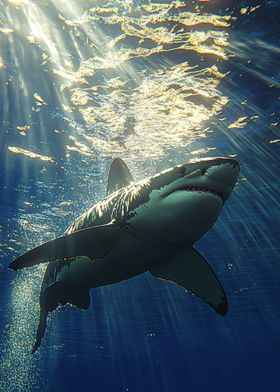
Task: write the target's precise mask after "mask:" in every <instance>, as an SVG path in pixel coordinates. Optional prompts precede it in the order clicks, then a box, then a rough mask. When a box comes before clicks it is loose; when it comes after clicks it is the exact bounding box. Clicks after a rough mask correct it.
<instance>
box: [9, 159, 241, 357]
mask: <svg viewBox="0 0 280 392" xmlns="http://www.w3.org/2000/svg"><path fill="white" fill-rule="evenodd" d="M238 174H239V164H238V162H237V161H236V160H234V159H232V158H223V157H218V158H209V159H200V160H193V161H189V162H187V163H184V164H180V165H178V166H175V167H173V168H170V169H167V170H164V171H162V172H160V173H158V174H156V175H154V176H152V177H150V178H147V179H145V180H142V181H137V182H134V181H133V179H132V176H131V174H130V171H129V169H128V167H127V166H126V164H125V163H124V161H123V160H121V159H119V158H116V159H114V160H113V162H112V164H111V167H110V171H109V177H108V187H107V197H106V198H105V199H104V200H102V201H100V202H99V203H97V204H95V205H94V206H93V207H92V208H90V209H89V210H88V211H86V212H85V213H84V214H82V215H81V216H80V217H79V218H77V219H76V220H75V221H74V222H73V223H72V225H71V226H70V227H69V228H68V229H67V230H66V232H65V235H64V236H62V237H60V238H57V239H54V240H52V241H49V242H46V243H44V244H42V245H40V246H38V247H36V248H34V249H32V250H30V251H28V252H27V253H25V254H23V255H21V256H19V257H17V258H16V259H15V260H13V261H12V262H11V263H10V265H9V268H11V269H13V270H18V269H21V268H25V267H31V266H34V265H36V264H40V263H49V264H48V266H47V269H46V272H45V275H44V278H43V282H42V286H41V293H40V319H39V325H38V329H37V333H36V340H35V344H34V347H33V352H35V351H36V350H37V348H38V347H39V346H40V344H41V340H42V338H43V336H44V333H45V328H46V322H47V315H48V313H49V312H51V311H53V310H55V309H56V308H57V307H58V305H65V304H67V303H69V304H72V305H74V306H77V307H79V308H82V309H87V308H88V307H89V304H90V295H89V290H90V289H91V288H95V287H100V286H103V285H108V284H112V283H117V282H119V281H122V280H124V279H128V278H132V277H134V276H136V275H139V274H142V273H144V272H146V271H149V272H150V273H151V274H152V275H153V276H155V277H157V278H161V279H166V280H168V281H171V282H174V283H177V284H178V285H180V286H182V287H183V288H185V289H187V290H188V291H190V292H192V293H193V294H195V295H196V296H198V297H200V298H201V299H202V300H203V301H205V302H206V303H207V304H208V305H210V306H211V307H212V308H213V309H214V310H215V311H216V312H217V313H218V314H220V315H225V314H226V313H227V310H228V304H227V298H226V294H225V291H224V289H223V287H222V285H221V283H220V282H219V280H218V278H217V276H216V275H215V273H214V271H213V270H212V268H211V267H210V265H209V264H208V263H207V261H206V260H205V259H204V257H203V256H201V255H200V254H199V252H198V251H197V250H195V249H194V248H193V245H194V244H195V242H196V241H197V240H198V239H199V238H201V237H202V236H203V235H204V234H205V233H206V232H207V231H208V230H209V229H210V228H211V227H212V226H213V225H214V223H215V222H216V220H217V218H218V216H219V214H220V212H221V210H222V208H223V205H224V203H225V201H226V200H227V199H228V197H229V196H230V194H231V192H232V190H233V188H234V185H235V183H236V181H237V178H238Z"/></svg>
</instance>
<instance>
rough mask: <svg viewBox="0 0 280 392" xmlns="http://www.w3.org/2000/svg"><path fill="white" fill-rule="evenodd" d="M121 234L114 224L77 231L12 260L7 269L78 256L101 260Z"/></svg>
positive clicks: (16, 268)
mask: <svg viewBox="0 0 280 392" xmlns="http://www.w3.org/2000/svg"><path fill="white" fill-rule="evenodd" d="M121 233H122V230H121V228H120V227H119V226H118V225H115V224H108V225H104V226H95V227H90V228H88V229H83V230H79V231H76V232H74V233H71V234H67V235H65V236H63V237H60V238H57V239H55V240H52V241H49V242H46V243H45V244H42V245H40V246H37V247H36V248H34V249H32V250H30V251H29V252H27V253H25V254H23V255H21V256H19V257H17V258H16V259H15V260H13V261H12V262H11V263H10V265H9V268H11V269H13V270H18V269H21V268H25V267H32V266H33V265H37V264H40V263H47V262H49V261H53V260H59V259H60V260H63V259H65V261H67V259H70V258H72V257H78V256H88V257H89V258H91V259H98V258H102V257H104V255H105V254H106V253H108V252H109V251H110V250H111V249H112V247H113V245H114V243H115V241H117V240H118V238H119V236H120V235H121Z"/></svg>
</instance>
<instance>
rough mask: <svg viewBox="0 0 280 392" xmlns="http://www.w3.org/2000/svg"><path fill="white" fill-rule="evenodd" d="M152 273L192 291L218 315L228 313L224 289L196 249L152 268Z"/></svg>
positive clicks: (186, 251) (184, 252)
mask: <svg viewBox="0 0 280 392" xmlns="http://www.w3.org/2000/svg"><path fill="white" fill-rule="evenodd" d="M150 272H151V273H152V274H153V275H154V276H156V277H158V278H161V279H166V280H169V281H171V282H174V283H177V284H178V285H180V286H182V287H184V288H185V289H187V290H190V291H191V292H192V293H193V294H195V295H197V296H198V297H200V298H201V299H203V300H204V301H205V302H207V303H208V304H209V305H210V306H211V307H212V308H213V309H214V310H215V311H216V312H217V313H219V314H221V315H223V316H224V315H225V314H226V313H227V310H228V305H227V298H226V294H225V292H224V289H223V288H222V286H221V284H220V282H219V280H218V278H217V276H216V275H215V273H214V272H213V270H212V268H211V267H210V266H209V265H208V263H207V261H206V260H205V259H204V258H203V257H202V256H201V255H200V254H199V253H198V252H197V251H196V250H195V249H193V248H192V249H188V250H185V251H183V252H182V253H179V254H176V255H175V256H174V258H172V259H171V260H170V261H168V262H166V263H164V264H160V265H158V266H156V267H154V268H152V269H151V270H150Z"/></svg>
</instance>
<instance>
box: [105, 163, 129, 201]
mask: <svg viewBox="0 0 280 392" xmlns="http://www.w3.org/2000/svg"><path fill="white" fill-rule="evenodd" d="M132 181H133V178H132V175H131V174H130V171H129V168H128V167H127V165H126V163H125V162H124V161H123V160H122V159H120V158H115V159H114V160H113V162H112V164H111V167H110V171H109V176H108V186H107V195H109V194H110V193H113V192H115V191H116V190H118V189H120V188H122V187H124V186H126V185H128V184H129V183H130V182H132Z"/></svg>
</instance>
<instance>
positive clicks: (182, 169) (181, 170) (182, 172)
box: [180, 166, 186, 174]
mask: <svg viewBox="0 0 280 392" xmlns="http://www.w3.org/2000/svg"><path fill="white" fill-rule="evenodd" d="M180 173H181V174H185V173H186V168H185V166H181V167H180Z"/></svg>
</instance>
